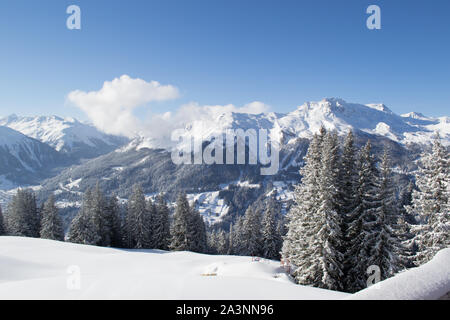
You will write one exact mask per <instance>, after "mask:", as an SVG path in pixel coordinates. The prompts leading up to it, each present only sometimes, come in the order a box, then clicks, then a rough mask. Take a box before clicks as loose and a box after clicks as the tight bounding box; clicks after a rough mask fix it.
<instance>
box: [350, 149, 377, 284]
mask: <svg viewBox="0 0 450 320" xmlns="http://www.w3.org/2000/svg"><path fill="white" fill-rule="evenodd" d="M356 166H357V172H358V181H357V184H356V193H355V209H354V210H353V212H352V213H351V214H350V215H349V221H348V229H347V239H348V242H347V245H348V248H347V250H348V251H347V254H346V257H347V260H346V261H345V264H346V266H347V268H346V269H347V273H346V279H345V291H348V292H357V291H360V290H362V289H364V288H365V287H366V286H367V283H366V280H367V275H366V271H367V268H368V267H369V266H370V262H369V258H370V257H369V255H370V250H371V248H372V247H373V245H374V243H373V235H374V233H375V232H376V230H374V227H375V226H376V224H375V217H374V210H375V208H376V207H377V205H378V203H377V198H376V192H377V190H378V184H377V183H378V170H377V168H376V163H375V159H374V157H373V155H372V145H371V142H370V141H368V142H367V143H366V145H365V146H364V147H363V148H362V150H360V152H359V156H358V162H357V164H356Z"/></svg>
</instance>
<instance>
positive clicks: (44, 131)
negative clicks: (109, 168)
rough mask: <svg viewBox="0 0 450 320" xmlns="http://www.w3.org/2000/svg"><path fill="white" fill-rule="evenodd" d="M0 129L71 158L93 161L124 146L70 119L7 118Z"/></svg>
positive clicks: (90, 127) (119, 140)
mask: <svg viewBox="0 0 450 320" xmlns="http://www.w3.org/2000/svg"><path fill="white" fill-rule="evenodd" d="M0 126H7V127H9V128H11V129H14V130H16V131H19V132H21V133H23V134H24V135H26V136H28V137H31V138H34V139H36V140H39V141H41V142H43V143H45V144H48V145H49V146H51V147H52V148H54V149H55V150H56V151H58V152H61V153H64V154H67V155H69V156H70V157H71V158H93V157H96V156H99V155H102V154H105V153H108V152H110V151H113V150H114V149H116V148H117V147H119V146H121V145H123V144H124V143H126V142H127V139H125V138H123V137H116V136H111V135H107V134H105V133H102V132H100V131H99V130H97V129H96V128H95V127H94V126H92V125H89V124H86V123H83V122H80V121H78V120H76V119H74V118H60V117H57V116H39V117H19V116H17V115H10V116H8V117H5V118H0Z"/></svg>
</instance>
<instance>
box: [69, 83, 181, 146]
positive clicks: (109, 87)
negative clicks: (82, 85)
mask: <svg viewBox="0 0 450 320" xmlns="http://www.w3.org/2000/svg"><path fill="white" fill-rule="evenodd" d="M178 97H179V91H178V89H177V88H176V87H174V86H172V85H161V84H160V83H159V82H157V81H151V82H147V81H145V80H142V79H133V78H131V77H130V76H128V75H123V76H121V77H120V78H115V79H114V80H112V81H105V82H104V84H103V87H102V88H101V89H100V90H99V91H91V92H84V91H80V90H75V91H72V92H70V93H69V95H68V101H69V102H70V103H72V104H73V105H75V106H76V107H78V108H80V109H81V110H83V111H84V112H85V113H86V114H87V116H88V117H89V119H90V120H91V121H92V122H93V123H94V125H95V126H96V127H97V128H99V129H100V130H102V131H104V132H106V133H109V134H117V135H125V136H128V137H132V136H134V135H135V134H136V132H138V131H141V130H142V129H143V128H142V123H141V122H140V121H139V120H138V118H137V117H136V116H135V115H134V114H133V110H134V109H136V108H137V107H140V106H143V105H145V104H146V103H149V102H154V101H165V100H172V99H176V98H178Z"/></svg>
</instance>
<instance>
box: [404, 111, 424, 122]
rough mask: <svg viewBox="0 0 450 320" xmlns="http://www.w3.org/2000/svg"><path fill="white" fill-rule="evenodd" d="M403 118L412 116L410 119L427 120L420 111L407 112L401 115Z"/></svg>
mask: <svg viewBox="0 0 450 320" xmlns="http://www.w3.org/2000/svg"><path fill="white" fill-rule="evenodd" d="M401 116H402V117H403V118H412V119H419V120H429V118H427V117H426V116H424V115H423V114H422V113H420V112H409V113H405V114H402V115H401Z"/></svg>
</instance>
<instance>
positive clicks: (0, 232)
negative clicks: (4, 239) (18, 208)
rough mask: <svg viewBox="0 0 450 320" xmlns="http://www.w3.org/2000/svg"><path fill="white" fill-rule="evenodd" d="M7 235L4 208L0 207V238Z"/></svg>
mask: <svg viewBox="0 0 450 320" xmlns="http://www.w3.org/2000/svg"><path fill="white" fill-rule="evenodd" d="M5 234H6V228H5V222H4V219H3V213H2V207H1V206H0V236H4V235H5Z"/></svg>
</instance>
